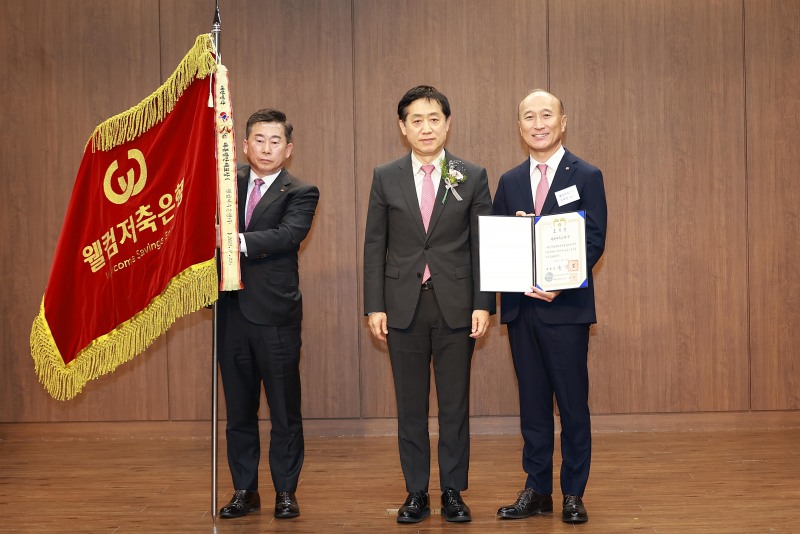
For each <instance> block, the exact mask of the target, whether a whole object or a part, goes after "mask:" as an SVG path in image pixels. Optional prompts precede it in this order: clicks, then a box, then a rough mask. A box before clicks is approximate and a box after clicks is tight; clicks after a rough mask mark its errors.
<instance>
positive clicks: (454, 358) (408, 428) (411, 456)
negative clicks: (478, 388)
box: [387, 289, 475, 492]
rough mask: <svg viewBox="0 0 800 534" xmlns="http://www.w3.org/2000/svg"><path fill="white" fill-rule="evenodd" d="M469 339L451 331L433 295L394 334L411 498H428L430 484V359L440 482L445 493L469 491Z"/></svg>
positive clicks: (401, 440)
mask: <svg viewBox="0 0 800 534" xmlns="http://www.w3.org/2000/svg"><path fill="white" fill-rule="evenodd" d="M469 334H470V329H469V328H457V329H451V328H450V327H448V326H447V323H446V322H445V320H444V318H443V317H442V312H441V310H440V309H439V304H438V303H437V301H436V296H435V290H433V289H429V290H423V291H422V292H421V294H420V298H419V302H418V304H417V310H416V312H415V314H414V319H413V320H412V322H411V325H409V327H408V328H405V329H397V328H390V329H389V335H388V337H387V342H388V344H389V357H390V360H391V363H392V375H393V377H394V389H395V397H396V399H397V429H398V431H397V434H398V436H397V440H398V444H399V448H400V464H401V466H402V468H403V475H404V476H405V480H406V491H408V492H415V491H426V492H427V491H428V483H429V480H430V469H431V450H430V435H429V434H428V410H429V402H428V399H429V397H430V383H431V374H430V373H431V359H432V360H433V371H434V377H435V380H436V393H437V399H438V404H439V447H438V450H439V482H440V484H441V488H442V489H444V488H452V489H456V490H459V491H460V490H465V489H467V479H468V471H469V377H470V364H471V360H472V352H473V350H474V348H475V340H474V339H472V338H471V337H469Z"/></svg>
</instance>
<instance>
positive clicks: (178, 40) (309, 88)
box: [161, 0, 360, 419]
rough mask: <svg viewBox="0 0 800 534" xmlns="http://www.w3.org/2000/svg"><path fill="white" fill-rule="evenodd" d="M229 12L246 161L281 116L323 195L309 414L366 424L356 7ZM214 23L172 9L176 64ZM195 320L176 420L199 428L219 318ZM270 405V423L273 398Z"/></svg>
mask: <svg viewBox="0 0 800 534" xmlns="http://www.w3.org/2000/svg"><path fill="white" fill-rule="evenodd" d="M220 10H221V18H222V41H221V42H222V44H221V49H222V59H223V62H224V63H225V65H226V66H227V67H228V68H229V69H230V76H231V91H232V95H233V113H234V123H235V125H236V140H237V141H236V150H237V157H238V159H239V161H245V158H244V154H243V153H242V148H241V147H242V142H243V140H244V132H245V125H246V122H247V119H248V117H249V116H250V115H251V114H252V113H253V112H254V111H256V110H258V109H260V108H264V107H274V108H278V109H280V110H282V111H284V112H286V114H287V116H288V118H289V121H290V122H291V123H292V124H293V125H294V127H295V131H294V139H293V142H294V145H295V146H294V151H293V153H292V158H291V161H290V163H289V169H290V170H291V171H292V173H294V174H295V175H297V176H298V177H300V178H301V179H303V180H306V181H308V182H311V183H314V184H316V185H317V186H318V187H319V189H320V202H319V206H318V208H317V213H316V216H315V218H314V225H313V227H312V229H311V233H310V234H309V236H308V238H307V239H306V240H305V241H304V243H303V246H302V249H301V254H300V287H301V290H302V292H303V305H304V318H303V349H302V356H301V368H302V384H303V414H304V416H305V417H308V418H314V417H358V416H359V410H360V397H359V373H358V342H357V336H358V329H359V323H358V320H359V317H358V315H357V305H356V300H357V299H356V296H357V295H356V293H357V291H356V287H357V286H356V283H357V272H356V270H355V258H356V231H355V214H354V210H353V204H354V181H353V165H354V164H353V137H352V131H353V96H352V85H353V78H352V77H353V73H352V56H353V54H352V41H351V39H350V35H351V9H350V4H349V3H348V2H341V1H336V0H331V1H315V2H307V1H303V0H293V1H289V0H284V1H271V2H263V1H258V0H238V1H233V0H231V1H226V2H224V3H221V5H220ZM213 14H214V13H213V3H212V2H203V3H200V2H197V1H192V0H163V1H162V33H161V34H162V41H163V52H162V57H163V63H164V65H165V66H170V65H174V64H176V62H177V61H178V60H179V59H180V57H181V56H182V55H183V54H184V53H185V51H186V50H187V49H188V47H189V46H190V45H191V43H193V42H194V37H195V36H196V35H197V34H198V33H203V32H207V31H210V29H211V22H212V19H213ZM169 68H172V67H169ZM168 74H169V72H166V71H165V72H162V76H166V75H168ZM191 321H192V322H193V324H192V325H189V326H187V327H186V328H187V332H188V333H190V334H189V335H181V336H180V337H179V336H178V335H173V334H172V333H170V335H169V342H170V345H169V362H170V381H171V384H172V386H171V390H170V391H171V394H172V395H173V397H174V398H172V399H171V401H172V408H171V413H172V417H173V418H180V419H183V418H188V419H191V418H194V417H197V416H201V415H202V414H204V413H208V411H207V409H206V406H208V407H210V403H209V399H210V386H209V384H210V378H209V377H210V368H209V366H208V365H207V363H206V362H208V361H209V358H210V352H209V351H210V328H211V320H210V314H207V316H206V317H203V318H199V319H196V318H193V319H191ZM220 391H221V390H220ZM262 397H263V395H262ZM262 405H263V406H264V410H263V413H262V415H263V416H266V414H267V413H268V412H267V409H266V402H263V399H262ZM221 413H224V411H222V412H221Z"/></svg>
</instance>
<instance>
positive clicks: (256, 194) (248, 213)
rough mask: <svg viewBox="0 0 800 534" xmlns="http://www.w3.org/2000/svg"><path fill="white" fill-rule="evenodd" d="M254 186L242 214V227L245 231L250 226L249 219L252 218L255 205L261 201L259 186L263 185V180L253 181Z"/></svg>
mask: <svg viewBox="0 0 800 534" xmlns="http://www.w3.org/2000/svg"><path fill="white" fill-rule="evenodd" d="M253 183H254V184H255V186H254V187H253V190H252V191H250V198H248V199H247V209H246V210H245V212H244V227H245V229H247V227H248V226H250V217H252V216H253V210H255V209H256V204H258V201H259V200H261V186H262V185H264V180H262V179H261V178H256V179H255V180H253Z"/></svg>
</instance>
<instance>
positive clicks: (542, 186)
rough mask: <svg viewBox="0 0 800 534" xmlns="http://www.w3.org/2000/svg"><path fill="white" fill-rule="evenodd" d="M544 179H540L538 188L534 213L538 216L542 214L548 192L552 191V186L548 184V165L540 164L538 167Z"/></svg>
mask: <svg viewBox="0 0 800 534" xmlns="http://www.w3.org/2000/svg"><path fill="white" fill-rule="evenodd" d="M536 168H537V169H539V172H540V173H542V177H541V178H540V179H539V185H537V186H536V202H535V203H534V213H535V214H536V215H541V214H542V206H544V199H546V198H547V192H548V191H549V190H550V184H548V183H547V165H545V164H544V163H540V164H539V165H537V166H536Z"/></svg>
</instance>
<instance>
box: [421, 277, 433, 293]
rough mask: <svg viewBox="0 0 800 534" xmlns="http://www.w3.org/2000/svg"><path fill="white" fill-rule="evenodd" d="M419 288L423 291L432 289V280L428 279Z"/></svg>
mask: <svg viewBox="0 0 800 534" xmlns="http://www.w3.org/2000/svg"><path fill="white" fill-rule="evenodd" d="M420 287H421V288H422V290H423V291H427V290H429V289H433V280H431V279H430V278H429V279H428V281H427V282H425V283H424V284H422V285H421V286H420Z"/></svg>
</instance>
